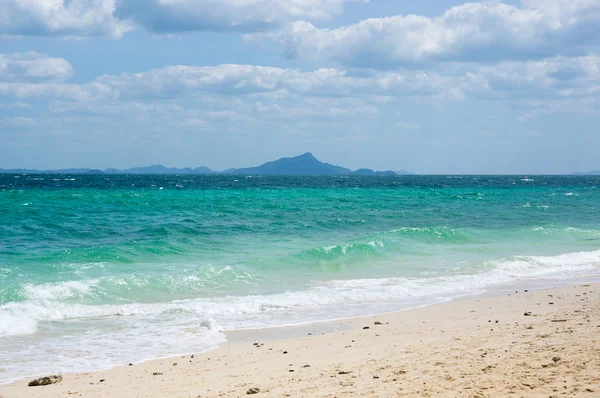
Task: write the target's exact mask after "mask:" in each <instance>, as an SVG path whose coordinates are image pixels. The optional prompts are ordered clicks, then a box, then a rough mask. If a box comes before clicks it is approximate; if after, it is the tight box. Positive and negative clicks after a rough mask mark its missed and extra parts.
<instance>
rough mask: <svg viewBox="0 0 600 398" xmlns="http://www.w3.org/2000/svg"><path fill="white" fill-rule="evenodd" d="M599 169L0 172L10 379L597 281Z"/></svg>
mask: <svg viewBox="0 0 600 398" xmlns="http://www.w3.org/2000/svg"><path fill="white" fill-rule="evenodd" d="M599 205H600V177H592V176H590V177H583V176H573V177H555V176H533V177H532V176H529V177H526V176H507V177H502V176H498V177H489V176H399V177H249V176H81V175H72V176H67V175H60V176H56V175H0V341H1V343H0V344H1V345H2V349H1V350H0V368H3V369H4V370H5V372H2V373H0V382H2V381H9V380H14V379H15V378H18V377H22V376H27V375H37V374H42V373H47V372H70V371H87V370H94V369H101V368H107V367H111V366H115V365H119V364H126V363H130V362H139V361H142V360H146V359H151V358H156V357H163V356H169V355H177V354H184V353H190V352H198V351H201V350H206V349H209V348H212V347H215V346H216V345H218V344H219V343H221V342H223V341H224V339H225V336H224V334H223V331H226V330H236V329H248V328H262V327H272V326H283V325H294V324H301V323H306V322H311V321H318V320H327V319H337V318H341V317H347V316H354V315H360V314H372V313H378V312H384V311H389V310H394V309H402V308H409V307H414V306H419V305H426V304H431V303H436V302H440V301H446V300H450V299H452V298H454V297H458V296H464V295H469V294H478V293H483V292H488V291H494V290H495V289H500V288H501V287H502V286H506V285H513V284H518V283H524V282H528V281H531V282H532V283H533V282H535V283H537V284H540V283H541V284H547V285H549V286H550V285H554V284H556V283H563V282H568V281H569V280H572V279H573V278H588V277H589V278H591V277H596V276H598V275H599V274H600V206H599Z"/></svg>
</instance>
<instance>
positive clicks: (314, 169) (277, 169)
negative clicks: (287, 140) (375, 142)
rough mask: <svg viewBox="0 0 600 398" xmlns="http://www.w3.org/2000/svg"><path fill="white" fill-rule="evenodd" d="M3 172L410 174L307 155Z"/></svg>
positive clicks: (3, 171) (8, 171)
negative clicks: (235, 163)
mask: <svg viewBox="0 0 600 398" xmlns="http://www.w3.org/2000/svg"><path fill="white" fill-rule="evenodd" d="M0 173H5V174H6V173H10V174H92V175H93V174H175V175H182V174H246V175H249V174H252V175H382V176H394V175H398V174H410V173H408V172H400V173H397V172H395V171H391V170H387V171H373V170H371V169H359V170H356V171H352V170H350V169H347V168H345V167H341V166H335V165H332V164H329V163H324V162H321V161H320V160H318V159H317V158H315V157H314V156H313V154H312V153H310V152H307V153H305V154H303V155H300V156H296V157H291V158H281V159H279V160H275V161H272V162H267V163H265V164H262V165H260V166H257V167H248V168H241V169H227V170H225V171H222V172H218V171H214V170H211V169H209V168H208V167H197V168H195V169H192V168H190V167H185V168H182V169H179V168H176V167H166V166H163V165H160V164H159V165H154V166H146V167H133V168H130V169H125V170H119V169H113V168H109V169H105V170H97V169H60V170H31V169H0Z"/></svg>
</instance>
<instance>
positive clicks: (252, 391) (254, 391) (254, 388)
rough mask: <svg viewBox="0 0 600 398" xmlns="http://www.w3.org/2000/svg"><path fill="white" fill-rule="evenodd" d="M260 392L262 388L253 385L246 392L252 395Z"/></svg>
mask: <svg viewBox="0 0 600 398" xmlns="http://www.w3.org/2000/svg"><path fill="white" fill-rule="evenodd" d="M259 392H260V388H256V387H252V388H251V389H249V390H248V391H246V394H248V395H252V394H258V393H259Z"/></svg>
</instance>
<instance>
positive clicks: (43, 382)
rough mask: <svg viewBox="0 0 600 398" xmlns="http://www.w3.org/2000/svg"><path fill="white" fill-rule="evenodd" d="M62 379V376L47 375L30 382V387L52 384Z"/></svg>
mask: <svg viewBox="0 0 600 398" xmlns="http://www.w3.org/2000/svg"><path fill="white" fill-rule="evenodd" d="M61 381H62V376H60V375H58V376H47V377H40V378H39V379H35V380H32V381H30V382H29V384H28V386H29V387H37V386H47V385H50V384H56V383H60V382H61Z"/></svg>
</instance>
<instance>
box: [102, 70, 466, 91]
mask: <svg viewBox="0 0 600 398" xmlns="http://www.w3.org/2000/svg"><path fill="white" fill-rule="evenodd" d="M454 80H456V79H454V78H444V77H441V76H438V75H436V74H429V73H424V72H403V73H397V72H380V73H371V74H362V75H360V76H353V75H350V74H348V73H347V72H345V71H341V70H337V69H318V70H316V71H313V72H303V71H300V70H298V69H282V68H276V67H265V66H256V65H235V64H233V65H231V64H230V65H219V66H203V67H196V66H169V67H165V68H161V69H154V70H151V71H148V72H142V73H133V74H129V73H124V74H121V75H107V76H102V77H100V78H98V79H96V80H95V83H96V84H98V85H100V86H103V87H108V88H110V89H111V90H112V91H113V92H114V93H115V95H119V96H120V97H136V98H137V97H144V98H148V97H162V98H168V97H180V96H194V95H196V96H199V95H204V94H211V93H218V94H226V95H227V94H230V95H250V94H258V93H265V92H271V93H283V94H285V95H287V96H289V95H299V96H317V97H319V96H323V97H327V96H332V97H338V96H339V97H352V96H361V95H370V94H372V95H390V96H411V95H434V94H441V93H445V92H446V91H448V92H450V91H452V90H455V87H454V83H453V82H454Z"/></svg>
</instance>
